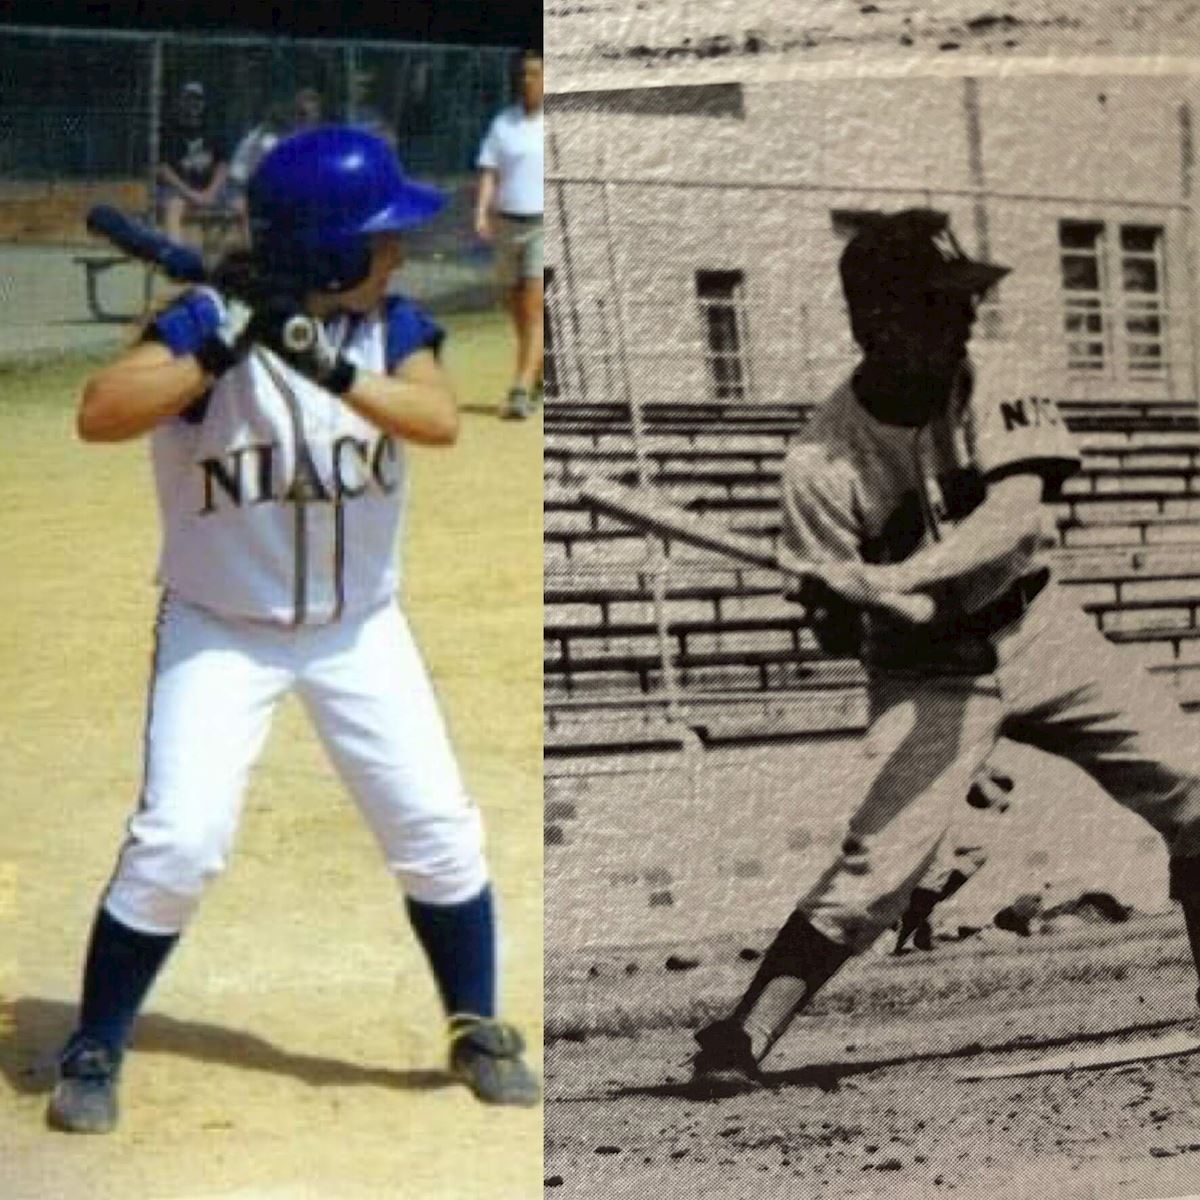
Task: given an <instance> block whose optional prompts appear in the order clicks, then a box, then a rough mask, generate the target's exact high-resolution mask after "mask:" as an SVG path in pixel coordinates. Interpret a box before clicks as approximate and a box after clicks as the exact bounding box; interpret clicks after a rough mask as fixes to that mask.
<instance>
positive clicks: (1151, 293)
mask: <svg viewBox="0 0 1200 1200" xmlns="http://www.w3.org/2000/svg"><path fill="white" fill-rule="evenodd" d="M1120 236H1121V288H1122V291H1123V293H1124V301H1125V311H1124V313H1123V314H1122V316H1123V320H1124V328H1125V346H1126V352H1127V354H1128V358H1129V370H1130V373H1131V374H1133V375H1156V374H1159V373H1160V372H1161V371H1163V369H1164V368H1165V366H1166V355H1165V354H1164V352H1163V351H1164V348H1165V347H1164V342H1165V334H1166V330H1165V325H1166V313H1165V305H1164V304H1163V229H1162V227H1161V226H1160V225H1122V226H1121V234H1120Z"/></svg>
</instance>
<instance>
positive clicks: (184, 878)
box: [48, 126, 539, 1133]
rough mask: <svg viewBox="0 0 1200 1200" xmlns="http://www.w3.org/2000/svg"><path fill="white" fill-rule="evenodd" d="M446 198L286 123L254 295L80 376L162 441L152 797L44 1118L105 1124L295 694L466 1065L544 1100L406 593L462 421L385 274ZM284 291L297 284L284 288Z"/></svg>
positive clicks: (99, 930) (83, 430)
mask: <svg viewBox="0 0 1200 1200" xmlns="http://www.w3.org/2000/svg"><path fill="white" fill-rule="evenodd" d="M443 203H444V197H443V195H442V194H441V193H440V192H438V191H436V190H435V189H433V188H429V187H426V186H423V185H421V184H418V183H415V182H412V181H410V180H409V179H407V178H406V177H405V176H404V175H403V174H402V172H401V170H400V168H399V165H398V163H397V162H396V160H395V157H394V156H393V154H392V152H391V150H390V149H389V148H388V147H387V145H386V144H385V143H384V142H383V141H381V140H380V139H379V138H376V137H374V136H372V135H370V134H368V133H365V132H362V131H359V130H354V129H348V128H345V127H340V126H328V127H321V128H317V129H314V130H311V131H306V132H304V133H301V134H298V135H296V136H294V137H292V138H289V139H286V140H284V141H283V142H281V143H279V145H277V146H276V147H275V148H274V149H273V150H272V151H271V152H270V153H269V154H268V155H267V156H266V157H265V158H264V160H263V161H262V163H261V164H260V166H259V168H258V169H257V171H256V172H255V173H254V175H253V176H252V178H251V181H250V186H249V211H250V217H251V226H252V235H253V247H252V255H253V260H254V264H255V268H256V270H257V271H258V272H259V277H260V278H261V279H266V280H268V281H271V283H270V285H269V286H264V289H263V292H262V295H261V296H260V300H261V303H260V304H259V305H258V307H257V309H251V308H250V307H249V306H247V305H246V304H244V303H242V302H240V301H238V300H234V299H232V298H230V297H228V296H223V295H222V294H221V293H220V292H219V291H218V290H215V289H212V288H199V289H195V290H192V291H189V292H187V293H185V294H184V295H183V296H182V297H180V298H179V299H178V300H177V301H175V302H174V303H173V304H172V305H171V306H170V307H169V308H167V309H166V310H165V311H163V312H162V313H160V314H159V315H158V317H157V318H156V319H155V320H154V321H153V322H152V323H151V325H150V326H149V329H148V331H147V334H146V336H145V338H144V339H143V340H142V341H141V342H140V343H139V344H138V345H136V346H135V347H133V348H132V349H130V350H129V351H127V352H126V353H124V354H123V355H122V356H121V357H120V358H118V359H117V360H116V361H115V362H114V363H112V364H111V365H109V366H107V367H105V368H103V369H101V370H100V371H99V372H98V373H96V374H95V375H93V376H92V377H91V379H90V380H89V381H88V383H87V385H86V387H85V389H84V393H83V398H82V402H81V406H80V409H79V417H78V426H79V432H80V434H81V436H82V437H83V438H84V439H85V440H87V441H93V442H111V441H122V440H125V439H128V438H133V437H137V436H139V435H143V434H148V435H150V438H151V449H152V457H153V464H154V473H155V480H156V484H157V491H158V502H159V510H160V515H161V520H162V526H163V543H162V552H161V558H160V565H159V579H160V583H161V585H162V589H163V590H162V600H161V606H160V609H159V614H158V621H157V626H156V630H155V652H154V660H153V673H152V679H151V684H150V697H149V710H148V717H147V726H146V739H145V763H144V776H143V784H142V790H141V796H140V799H139V803H138V806H137V810H136V812H135V813H134V815H133V817H132V819H131V821H130V823H129V828H128V837H127V839H126V841H125V844H124V846H123V848H122V849H121V852H120V856H119V858H118V861H117V864H116V869H115V872H114V873H113V876H112V879H111V881H110V883H109V885H108V887H107V889H106V890H105V892H104V895H103V898H102V902H101V904H100V907H99V911H98V913H97V916H96V919H95V923H94V925H93V928H92V932H91V939H90V944H89V946H88V951H87V958H86V965H85V968H84V979H83V998H82V1005H81V1010H80V1015H79V1023H78V1027H77V1029H76V1030H75V1032H74V1034H73V1035H72V1036H71V1038H70V1039H69V1041H68V1043H67V1045H66V1047H65V1049H64V1050H63V1052H62V1054H61V1057H60V1063H59V1082H58V1084H57V1086H56V1088H55V1090H54V1093H53V1096H52V1098H51V1101H50V1106H49V1114H48V1115H49V1120H50V1123H51V1124H52V1125H53V1126H54V1127H57V1128H60V1129H64V1130H68V1131H73V1132H86V1133H102V1132H107V1131H109V1130H110V1129H112V1128H113V1127H114V1125H115V1123H116V1120H117V1082H118V1074H119V1071H120V1067H121V1061H122V1056H123V1055H124V1053H125V1050H126V1046H127V1045H128V1043H129V1041H130V1035H131V1032H132V1029H133V1026H134V1022H135V1018H136V1016H137V1013H138V1011H139V1008H140V1007H141V1005H142V1003H143V1000H144V999H145V996H146V995H147V993H148V991H149V989H150V987H151V985H152V984H153V982H154V979H155V977H156V976H157V974H158V973H159V970H160V969H161V967H162V966H163V964H164V962H165V960H166V959H167V956H168V955H169V954H170V952H171V950H172V948H173V947H174V946H175V944H176V942H177V940H178V938H179V936H180V933H181V932H182V930H183V929H184V928H185V926H186V925H187V923H188V920H189V918H190V917H191V916H192V914H193V912H194V911H195V909H196V907H197V904H198V903H199V901H200V898H201V895H202V893H203V891H204V888H205V886H206V885H207V884H208V883H209V882H210V881H211V880H212V879H213V877H214V876H216V875H217V874H218V872H220V871H221V869H222V868H223V867H224V866H225V864H226V861H227V859H228V857H229V853H230V848H231V845H232V842H233V839H234V834H235V830H236V828H237V825H238V820H239V816H240V810H241V806H242V800H243V794H244V791H245V787H246V781H247V774H248V772H249V771H250V768H251V766H252V764H253V763H254V761H255V760H256V759H257V757H258V755H259V752H260V750H261V749H262V746H263V743H264V741H265V739H266V736H267V732H268V727H269V725H270V723H271V718H272V714H273V713H274V711H275V708H276V706H277V705H278V703H279V701H280V700H281V699H283V697H284V696H285V695H287V694H288V693H291V692H295V693H297V694H298V695H299V697H300V699H301V701H302V702H303V704H304V705H305V708H306V709H307V712H308V714H309V716H310V718H311V719H312V721H313V723H314V725H315V726H316V729H317V732H318V733H319V735H320V738H321V740H322V742H323V744H324V746H325V749H326V751H327V752H328V754H329V756H330V758H331V759H332V761H333V763H334V765H335V767H336V768H337V771H338V772H339V774H340V776H341V778H342V780H343V782H344V783H345V785H346V787H347V789H348V790H349V791H350V793H351V794H352V796H353V797H354V800H355V801H356V803H357V805H358V807H359V808H360V810H361V811H362V814H363V816H364V817H365V819H366V821H367V822H368V824H369V826H370V828H371V830H372V832H373V834H374V836H375V838H376V840H377V842H378V844H379V846H380V848H381V850H382V852H383V856H384V858H385V860H386V862H387V865H388V867H389V869H390V870H391V872H392V873H393V874H394V876H395V878H396V880H397V882H398V883H399V885H400V888H401V890H402V892H403V895H404V898H405V905H406V908H407V914H408V918H409V921H410V922H411V925H412V928H413V930H414V932H415V935H416V937H417V939H418V941H419V942H420V944H421V946H422V947H423V949H424V951H425V954H426V956H427V957H428V960H429V964H430V967H431V968H432V972H433V976H434V979H435V981H436V984H437V988H438V991H439V994H440V997H441V1000H442V1002H443V1005H444V1007H445V1011H446V1015H447V1019H448V1023H449V1034H450V1051H449V1065H450V1069H451V1070H452V1072H453V1073H454V1074H455V1075H456V1076H458V1077H459V1078H460V1079H462V1080H463V1081H464V1082H465V1083H466V1084H467V1085H468V1086H469V1087H470V1088H471V1089H472V1090H473V1091H474V1093H475V1094H476V1095H477V1096H478V1097H479V1098H480V1099H482V1100H485V1101H489V1102H494V1103H497V1104H522V1105H527V1104H533V1103H536V1101H537V1098H538V1090H539V1089H538V1085H537V1082H536V1080H535V1078H534V1076H533V1074H532V1073H531V1071H530V1070H529V1068H528V1067H527V1066H526V1065H525V1063H524V1062H523V1060H522V1057H521V1055H522V1050H523V1046H522V1042H521V1038H520V1036H519V1035H518V1033H517V1032H516V1030H515V1029H513V1027H512V1026H510V1025H508V1024H504V1023H502V1022H500V1021H498V1020H497V1019H496V1013H495V1004H496V1001H495V991H496V981H495V974H496V932H495V922H494V917H493V905H492V892H491V888H490V886H489V881H488V871H487V866H486V863H485V860H484V853H483V834H482V829H481V822H480V814H479V810H478V808H477V807H476V806H475V804H474V803H473V801H472V799H471V797H470V796H469V795H468V794H467V792H466V791H465V789H464V785H463V780H462V778H461V776H460V773H459V768H458V765H457V763H456V761H455V756H454V753H453V750H452V749H451V746H450V742H449V740H448V738H447V732H446V729H445V726H444V724H443V720H442V716H441V713H440V712H439V709H438V704H437V701H436V699H435V696H434V693H433V690H432V687H431V684H430V680H429V678H428V676H427V674H426V671H425V668H424V666H423V664H422V661H421V657H420V654H419V652H418V649H417V647H416V645H415V644H414V642H413V638H412V635H411V634H410V632H409V628H408V625H407V623H406V621H405V618H404V615H403V613H402V612H401V611H400V609H399V608H398V607H397V603H396V591H397V586H398V582H399V574H398V568H397V565H396V561H395V545H396V541H397V538H398V537H399V536H400V535H401V533H402V531H403V526H404V521H405V509H406V499H405V497H406V491H407V471H406V466H405V452H404V449H403V446H404V443H406V442H412V443H416V444H418V445H427V446H446V445H450V444H452V443H453V442H454V441H455V439H456V436H457V428H458V414H457V408H456V402H455V397H454V391H453V387H452V384H451V382H450V380H449V378H448V376H447V375H446V373H445V372H444V370H443V368H442V367H441V365H440V362H439V349H440V347H441V344H442V341H443V333H442V331H441V330H440V329H439V328H438V326H437V325H436V324H435V323H434V322H433V321H432V320H431V318H430V317H429V316H428V315H427V314H426V313H425V312H424V311H422V309H421V308H419V307H418V306H417V305H416V304H414V303H413V302H411V301H409V300H407V299H404V298H402V297H400V296H397V295H389V294H388V292H387V288H388V282H389V279H390V277H391V275H392V273H393V271H394V270H395V269H396V268H398V267H399V266H400V263H401V261H402V257H403V244H402V235H403V233H404V231H405V230H408V229H411V228H413V227H415V226H418V225H420V224H422V223H424V222H426V221H428V220H430V219H431V218H432V217H433V216H434V215H435V214H436V213H437V212H438V211H439V210H440V209H441V208H442V206H443ZM281 281H286V283H287V285H288V286H289V287H291V288H294V289H295V290H294V291H293V292H291V293H287V294H284V295H282V296H281V295H279V294H278V293H277V291H276V289H278V288H279V287H280V286H281ZM273 293H274V294H273ZM298 313H304V314H307V315H309V316H310V317H312V318H314V319H315V327H316V330H317V337H316V340H315V344H313V345H312V346H311V347H310V348H309V349H307V350H301V351H296V350H291V349H289V348H288V344H287V343H286V342H285V339H284V337H283V330H284V329H285V327H287V326H288V325H289V322H291V323H292V327H294V321H293V318H295V316H296V315H297V314H298ZM288 340H289V341H290V339H288Z"/></svg>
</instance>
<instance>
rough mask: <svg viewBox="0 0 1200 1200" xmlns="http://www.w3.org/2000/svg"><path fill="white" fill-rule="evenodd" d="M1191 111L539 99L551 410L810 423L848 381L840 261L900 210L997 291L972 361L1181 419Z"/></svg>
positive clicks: (954, 103)
mask: <svg viewBox="0 0 1200 1200" xmlns="http://www.w3.org/2000/svg"><path fill="white" fill-rule="evenodd" d="M1194 88H1195V84H1194V82H1193V81H1190V80H1187V79H1183V78H1174V77H1141V78H1138V77H1122V78H1119V79H1115V78H1114V79H1106V78H1096V77H1069V76H1025V77H1021V78H1015V77H1005V76H1004V75H997V76H995V77H988V78H978V79H976V78H960V77H947V78H940V77H921V78H871V79H828V78H825V79H805V80H796V81H789V82H778V81H772V82H761V83H753V82H748V83H720V84H713V83H705V84H696V85H685V86H669V87H653V88H622V89H615V90H608V91H587V92H563V93H557V94H552V95H551V96H550V97H549V98H548V108H549V112H550V124H549V135H548V150H549V165H548V168H547V182H548V190H549V197H548V232H549V238H548V258H547V288H548V308H549V314H550V322H549V342H550V346H549V352H550V370H549V375H550V382H551V390H552V392H557V394H558V397H559V398H560V399H561V400H576V399H586V400H593V401H595V400H610V401H611V400H620V399H623V398H624V399H628V398H630V397H632V398H634V399H635V400H637V401H639V402H651V401H660V402H661V401H697V402H703V401H712V400H720V399H725V400H745V401H749V402H755V401H761V402H764V403H767V402H779V401H784V402H799V401H815V400H819V399H820V398H821V397H822V396H823V395H824V394H826V393H827V391H828V390H829V388H830V387H831V385H832V384H833V383H834V382H835V381H836V380H837V378H838V377H839V376H840V375H841V374H842V373H843V372H844V371H845V369H846V368H847V366H848V365H849V364H850V363H851V362H852V361H853V357H854V348H853V346H852V343H851V341H850V338H849V334H848V330H847V324H846V320H845V314H844V309H843V307H842V302H841V296H840V289H839V286H838V280H837V270H836V263H837V257H838V254H839V253H840V250H841V246H842V244H843V241H844V238H845V236H846V234H847V231H848V230H849V229H851V228H853V222H854V220H855V214H856V213H859V212H862V211H864V210H868V211H869V210H876V211H878V210H885V211H890V210H895V209H900V208H904V207H909V206H913V205H921V206H929V207H933V208H937V209H940V210H943V211H945V212H947V213H949V214H950V216H951V221H952V227H953V228H954V229H955V230H956V231H957V234H958V237H959V239H960V241H961V242H962V243H963V245H964V246H965V247H966V248H967V249H968V251H970V252H973V253H978V254H982V255H987V256H990V257H991V258H993V259H994V260H996V261H998V262H1002V263H1006V264H1008V265H1010V266H1012V267H1013V273H1012V275H1011V276H1010V277H1009V278H1008V279H1006V280H1005V281H1004V282H1003V283H1002V284H1001V286H1000V288H999V289H998V292H997V295H996V296H995V297H994V298H993V301H992V302H991V303H990V304H989V305H988V306H987V308H986V309H985V312H984V314H983V319H982V320H981V323H980V327H979V329H978V332H977V337H976V346H977V349H978V350H979V351H980V352H981V353H991V352H994V353H996V354H997V355H999V356H1001V357H1003V358H1004V359H1007V360H1008V361H1009V362H1013V361H1018V360H1019V361H1020V362H1021V363H1022V364H1023V365H1024V366H1026V367H1028V368H1029V369H1031V370H1032V371H1033V372H1035V373H1036V375H1037V377H1038V383H1039V386H1042V387H1045V388H1046V389H1048V394H1051V395H1053V396H1055V397H1056V398H1060V399H1061V398H1068V399H1086V400H1099V401H1103V400H1107V399H1113V400H1118V399H1120V400H1133V399H1141V400H1157V399H1174V400H1192V399H1194V398H1195V397H1196V350H1197V337H1196V329H1195V325H1196V320H1197V296H1196V258H1195V252H1196V246H1195V229H1194V226H1195V216H1196V214H1195V197H1194V194H1193V184H1194V180H1193V175H1194V142H1193V129H1192V112H1193V109H1194V101H1195V96H1194V94H1193V93H1194ZM1031 115H1032V116H1033V117H1035V118H1037V120H1036V123H1035V122H1034V121H1031Z"/></svg>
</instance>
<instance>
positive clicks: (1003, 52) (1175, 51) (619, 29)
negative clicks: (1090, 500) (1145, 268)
mask: <svg viewBox="0 0 1200 1200" xmlns="http://www.w3.org/2000/svg"><path fill="white" fill-rule="evenodd" d="M1198 37H1200V6H1197V5H1196V4H1195V3H1193V2H1192V0H1077V2H1076V3H1074V4H1064V3H1047V2H1046V0H873V2H868V0H799V2H797V3H792V4H788V5H780V4H777V3H771V2H768V0H752V2H751V3H746V2H745V0H713V2H711V3H708V4H704V5H695V4H687V3H684V0H550V2H549V3H548V4H547V5H546V40H547V43H548V44H549V45H550V46H551V48H552V50H551V56H550V59H551V61H550V85H551V88H552V89H553V88H555V87H557V86H559V85H560V84H562V83H566V82H569V81H570V80H571V78H572V76H573V75H574V74H575V73H576V72H578V71H579V70H581V69H584V70H598V69H602V68H613V69H619V68H622V67H630V68H634V69H644V68H653V69H655V70H659V69H662V68H670V67H682V66H686V65H688V64H693V65H694V64H696V63H711V64H714V65H716V66H725V67H734V68H735V69H736V70H737V71H738V73H739V77H744V75H743V68H745V67H747V66H749V65H751V64H756V63H761V64H762V65H764V66H768V67H769V66H773V65H779V64H785V63H803V62H808V61H813V60H817V59H828V58H832V57H839V58H865V59H877V58H893V59H894V58H898V57H900V56H904V57H907V58H912V57H914V56H919V57H927V58H945V59H952V58H954V57H955V56H958V57H963V56H967V55H975V56H1000V57H1015V56H1026V57H1041V56H1045V55H1049V54H1065V55H1076V54H1102V55H1156V54H1166V55H1184V56H1191V55H1193V54H1194V53H1195V48H1196V45H1197V39H1198Z"/></svg>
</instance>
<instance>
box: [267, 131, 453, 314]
mask: <svg viewBox="0 0 1200 1200" xmlns="http://www.w3.org/2000/svg"><path fill="white" fill-rule="evenodd" d="M247 199H248V202H249V209H250V240H251V244H252V246H253V249H254V252H255V255H256V256H257V257H258V259H259V261H260V262H261V263H262V265H263V267H264V268H265V270H266V271H267V273H268V274H269V275H275V276H281V277H283V278H286V279H289V280H295V281H296V282H298V283H299V284H300V286H302V287H304V288H313V289H316V290H318V291H326V292H344V291H346V290H347V289H348V288H352V287H354V286H355V285H357V284H359V283H361V282H362V281H363V280H364V279H365V278H366V277H367V274H368V272H369V271H370V266H371V245H370V235H371V234H373V233H388V232H395V231H400V230H404V229H412V228H413V227H415V226H417V225H422V224H424V223H425V222H426V221H429V220H431V219H432V218H433V217H434V216H436V215H437V214H438V213H439V212H440V211H441V210H442V208H443V207H444V206H445V204H446V196H445V195H444V193H442V192H441V191H439V190H438V189H437V188H434V187H430V186H428V185H426V184H422V183H416V182H415V181H413V180H411V179H408V178H406V177H405V175H404V172H403V171H402V170H401V167H400V164H399V162H397V160H396V156H395V153H394V152H393V151H392V149H391V147H390V146H389V145H388V144H387V142H385V141H384V140H383V139H382V138H379V137H376V136H375V135H374V134H372V133H368V132H366V130H363V129H355V128H352V127H351V126H347V125H325V126H321V127H319V128H316V129H310V130H306V131H304V132H302V133H297V134H295V135H294V136H292V137H288V138H284V139H283V140H282V141H281V142H279V143H278V144H277V145H276V146H275V147H274V148H273V149H272V150H271V151H270V152H269V153H268V154H267V155H265V156H264V158H263V160H262V162H260V163H259V165H258V169H257V170H256V171H255V172H254V174H253V175H252V176H251V177H250V181H249V184H248V186H247Z"/></svg>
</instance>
